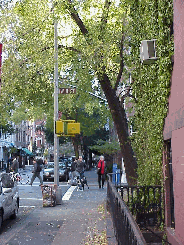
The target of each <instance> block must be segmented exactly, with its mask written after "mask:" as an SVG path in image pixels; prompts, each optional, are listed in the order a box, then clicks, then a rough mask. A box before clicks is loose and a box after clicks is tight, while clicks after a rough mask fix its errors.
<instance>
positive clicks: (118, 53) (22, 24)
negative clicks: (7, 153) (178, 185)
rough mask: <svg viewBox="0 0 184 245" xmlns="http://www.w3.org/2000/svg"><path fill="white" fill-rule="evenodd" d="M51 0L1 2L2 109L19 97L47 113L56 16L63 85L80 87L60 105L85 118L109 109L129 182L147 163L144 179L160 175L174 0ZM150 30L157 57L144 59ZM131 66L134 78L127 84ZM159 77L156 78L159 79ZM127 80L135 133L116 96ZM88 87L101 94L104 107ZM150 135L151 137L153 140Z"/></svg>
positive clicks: (102, 114)
mask: <svg viewBox="0 0 184 245" xmlns="http://www.w3.org/2000/svg"><path fill="white" fill-rule="evenodd" d="M52 3H53V4H51V2H50V1H48V0H43V1H41V2H40V1H39V0H22V1H16V2H14V3H12V4H9V5H8V7H6V6H5V5H4V6H1V17H2V21H1V23H0V25H1V26H0V27H1V28H0V31H1V33H2V42H3V47H4V52H5V58H4V61H3V74H2V95H3V96H1V106H2V110H4V111H7V112H8V108H12V109H13V110H16V109H17V108H16V107H15V102H21V104H20V105H19V107H22V108H24V107H25V106H26V108H28V109H29V111H28V112H27V114H28V116H29V114H30V115H31V114H32V113H33V114H34V113H36V112H38V111H39V110H40V108H41V111H42V113H46V114H48V113H50V112H52V111H53V97H52V96H53V78H54V55H53V54H54V25H53V24H54V22H55V21H57V22H58V34H59V37H58V40H59V42H58V49H59V56H58V66H59V71H61V73H60V74H59V76H60V79H59V81H60V86H62V85H67V84H69V85H70V86H74V87H76V88H77V91H78V92H77V95H70V96H60V98H59V109H60V110H61V111H62V112H63V113H65V116H66V117H69V118H70V117H77V118H79V117H80V120H83V122H85V121H86V122H87V121H88V122H87V125H89V123H90V116H91V117H94V116H95V115H98V114H100V117H101V118H100V120H99V122H103V123H104V122H105V121H106V119H107V117H109V114H108V112H109V111H110V113H111V116H112V119H113V121H114V125H115V127H116V130H117V134H118V138H119V144H120V148H121V152H122V155H123V158H124V164H125V170H126V173H127V180H128V183H129V184H135V183H137V177H138V175H137V173H138V174H139V175H140V176H141V177H140V178H139V181H142V182H144V176H145V175H146V171H143V169H144V170H145V166H146V168H147V167H148V168H149V173H150V174H149V176H150V177H149V176H148V177H147V179H148V180H149V178H150V179H153V181H152V183H157V182H159V178H160V176H161V175H160V172H161V171H160V169H161V165H160V162H159V161H160V156H161V148H162V143H163V140H162V132H161V129H162V127H163V119H164V116H165V113H166V110H167V98H168V88H169V81H170V73H171V69H170V65H171V62H170V56H171V54H172V52H173V49H172V40H171V39H170V34H169V31H170V26H171V19H172V1H166V0H163V1H161V0H158V1H151V0H146V1H141V0H140V1H137V0H134V1H129V0H124V1H117V0H112V1H107V0H99V1H91V0H85V1H78V0H72V1H71V0H64V1H63V0H58V1H53V2H52ZM140 16H141V18H140ZM165 16H166V17H167V18H166V17H165ZM152 38H156V39H158V55H159V56H160V59H159V61H158V62H157V63H156V64H155V65H152V66H150V67H143V66H141V64H140V59H139V46H140V42H141V40H143V39H152ZM132 70H133V71H132ZM131 71H132V76H133V82H132V83H131V84H129V83H128V82H127V81H128V76H129V73H130V72H131ZM158 80H159V84H156V82H157V81H158ZM127 84H128V85H129V86H130V87H131V89H132V91H133V94H132V98H134V99H133V100H134V101H133V102H135V109H136V115H135V117H134V119H132V120H134V125H135V127H136V131H137V134H136V135H135V137H134V138H132V140H131V139H130V138H129V133H128V121H127V118H126V112H125V109H124V107H123V106H122V102H123V101H121V100H120V94H121V93H122V88H123V86H124V87H125V86H126V85H127ZM67 86H68V85H67ZM89 93H94V94H95V95H96V96H101V97H104V96H105V97H106V99H107V103H108V107H109V110H107V109H106V107H105V106H104V105H103V104H102V103H101V104H99V100H96V99H94V98H95V97H92V96H90V95H89ZM123 98H124V97H123ZM136 102H137V104H136ZM32 109H33V110H32ZM150 109H151V110H150ZM157 109H158V111H159V116H157ZM81 110H82V113H81ZM79 112H80V113H79ZM85 113H86V114H85ZM79 115H80V116H79ZM154 115H155V117H154ZM74 119H75V118H74ZM148 119H149V120H148ZM96 125H97V124H96V122H95V127H96ZM95 127H94V128H95ZM87 128H88V127H86V129H87ZM83 129H84V130H85V123H84V124H83ZM87 132H88V131H87V130H86V133H87ZM144 132H145V133H144ZM151 142H154V147H152V145H151ZM158 142H159V143H158ZM132 145H133V148H132ZM151 147H152V148H153V149H154V150H152V149H151ZM145 149H146V150H145ZM133 150H134V152H133ZM157 151H158V152H159V153H158V154H157ZM134 153H135V154H134ZM143 153H144V154H143ZM156 155H158V156H159V157H157V156H156ZM135 156H136V157H135ZM144 156H146V157H144ZM145 159H146V161H147V163H148V164H146V162H145ZM149 159H156V160H151V161H150V160H149ZM137 160H138V161H137ZM155 162H157V163H158V162H159V163H158V164H157V165H155V166H156V167H154V168H153V167H150V166H153V164H154V163H155ZM137 163H138V165H137ZM137 166H138V172H137ZM153 170H154V171H153ZM151 173H154V174H151ZM157 174H158V176H159V177H156V178H155V177H154V176H156V175H157ZM148 182H149V181H148Z"/></svg>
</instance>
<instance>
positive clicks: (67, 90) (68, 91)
mask: <svg viewBox="0 0 184 245" xmlns="http://www.w3.org/2000/svg"><path fill="white" fill-rule="evenodd" d="M59 93H60V94H76V88H59Z"/></svg>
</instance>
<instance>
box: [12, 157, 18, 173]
mask: <svg viewBox="0 0 184 245" xmlns="http://www.w3.org/2000/svg"><path fill="white" fill-rule="evenodd" d="M18 169H19V162H18V161H17V158H16V157H15V158H14V159H13V163H12V165H11V170H13V171H14V172H15V173H17V172H18Z"/></svg>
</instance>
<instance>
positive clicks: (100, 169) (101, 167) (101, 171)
mask: <svg viewBox="0 0 184 245" xmlns="http://www.w3.org/2000/svg"><path fill="white" fill-rule="evenodd" d="M97 174H98V184H99V189H100V188H101V187H102V189H103V188H104V182H105V161H104V156H100V161H99V162H98V164H97Z"/></svg>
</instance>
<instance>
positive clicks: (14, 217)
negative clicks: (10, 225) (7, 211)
mask: <svg viewBox="0 0 184 245" xmlns="http://www.w3.org/2000/svg"><path fill="white" fill-rule="evenodd" d="M17 214H18V204H17V205H16V208H15V209H14V211H13V214H12V215H11V219H16V218H17Z"/></svg>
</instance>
